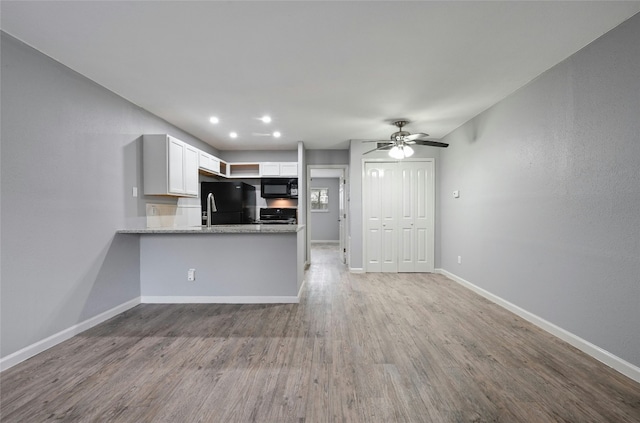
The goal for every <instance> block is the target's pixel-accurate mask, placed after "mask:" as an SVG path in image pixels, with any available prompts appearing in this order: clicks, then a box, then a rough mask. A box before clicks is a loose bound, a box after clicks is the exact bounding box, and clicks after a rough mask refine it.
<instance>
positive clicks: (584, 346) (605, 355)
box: [435, 269, 640, 383]
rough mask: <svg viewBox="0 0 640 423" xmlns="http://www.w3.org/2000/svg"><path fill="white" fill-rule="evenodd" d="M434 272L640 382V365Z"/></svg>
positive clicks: (459, 280)
mask: <svg viewBox="0 0 640 423" xmlns="http://www.w3.org/2000/svg"><path fill="white" fill-rule="evenodd" d="M435 271H436V273H439V274H441V275H444V276H446V277H448V278H449V279H451V280H453V281H455V282H457V283H459V284H460V285H462V286H464V287H466V288H469V289H471V290H472V291H474V292H476V293H477V294H480V295H481V296H483V297H484V298H486V299H488V300H489V301H491V302H494V303H496V304H497V305H499V306H501V307H503V308H505V309H507V310H509V311H511V312H512V313H514V314H517V315H518V316H520V317H522V318H523V319H525V320H527V321H528V322H530V323H533V324H534V325H536V326H538V327H539V328H541V329H543V330H545V331H547V332H549V333H550V334H552V335H554V336H556V337H558V338H560V339H562V340H563V341H565V342H567V343H568V344H571V345H572V346H574V347H576V348H577V349H579V350H580V351H582V352H584V353H586V354H588V355H590V356H591V357H593V358H595V359H596V360H598V361H600V362H602V363H604V364H606V365H607V366H609V367H611V368H612V369H614V370H617V371H618V372H620V373H622V374H623V375H625V376H627V377H629V378H631V379H633V380H635V381H636V382H638V383H640V367H637V366H635V365H633V364H631V363H629V362H628V361H625V360H623V359H622V358H620V357H618V356H616V355H613V354H611V353H610V352H609V351H607V350H604V349H602V348H600V347H598V346H597V345H594V344H592V343H591V342H589V341H586V340H584V339H582V338H580V337H579V336H577V335H575V334H573V333H571V332H569V331H567V330H565V329H562V328H561V327H559V326H556V325H554V324H553V323H551V322H549V321H547V320H545V319H543V318H541V317H539V316H536V315H535V314H533V313H531V312H529V311H527V310H524V309H522V308H520V307H518V306H517V305H515V304H513V303H510V302H509V301H507V300H504V299H503V298H501V297H498V296H497V295H494V294H492V293H491V292H489V291H487V290H485V289H482V288H480V287H478V286H476V285H474V284H472V283H471V282H469V281H467V280H465V279H463V278H461V277H459V276H457V275H455V274H453V273H451V272H448V271H447V270H444V269H435Z"/></svg>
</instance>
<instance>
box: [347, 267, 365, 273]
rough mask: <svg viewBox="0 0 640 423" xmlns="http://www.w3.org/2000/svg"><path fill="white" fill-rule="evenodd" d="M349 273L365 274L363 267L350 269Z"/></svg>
mask: <svg viewBox="0 0 640 423" xmlns="http://www.w3.org/2000/svg"><path fill="white" fill-rule="evenodd" d="M349 272H350V273H365V271H364V269H363V268H362V267H350V268H349Z"/></svg>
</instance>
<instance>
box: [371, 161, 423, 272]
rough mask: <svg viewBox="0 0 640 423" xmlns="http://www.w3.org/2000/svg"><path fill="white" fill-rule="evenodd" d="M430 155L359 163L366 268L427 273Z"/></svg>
mask: <svg viewBox="0 0 640 423" xmlns="http://www.w3.org/2000/svg"><path fill="white" fill-rule="evenodd" d="M433 169H434V166H433V160H426V161H408V160H405V161H401V162H365V180H364V184H363V188H364V192H363V194H364V196H363V200H364V217H365V219H364V221H365V239H364V250H365V266H366V268H365V270H366V271H367V272H433V271H434V257H435V251H434V245H435V235H434V231H435V221H434V213H435V184H434V174H433Z"/></svg>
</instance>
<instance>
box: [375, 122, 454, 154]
mask: <svg viewBox="0 0 640 423" xmlns="http://www.w3.org/2000/svg"><path fill="white" fill-rule="evenodd" d="M408 123H409V121H408V120H396V121H393V122H392V124H393V125H395V126H397V127H398V131H396V132H394V133H393V134H391V136H390V137H389V138H390V140H389V141H386V140H384V141H381V140H370V141H365V142H377V143H382V144H383V145H382V146H379V147H378V148H374V149H373V150H370V151H367V152H365V153H363V154H368V153H372V152H374V151H380V150H389V156H390V157H391V158H394V159H396V160H402V159H405V158H407V157H411V156H412V155H413V153H414V151H413V148H411V147H410V146H409V144H417V145H427V146H431V147H443V148H446V147H448V146H449V144H447V143H444V142H439V141H432V140H427V139H424V138H425V137H428V136H429V134H425V133H422V132H419V133H416V134H411V133H410V132H407V131H403V130H402V127H403V126H405V125H407V124H408Z"/></svg>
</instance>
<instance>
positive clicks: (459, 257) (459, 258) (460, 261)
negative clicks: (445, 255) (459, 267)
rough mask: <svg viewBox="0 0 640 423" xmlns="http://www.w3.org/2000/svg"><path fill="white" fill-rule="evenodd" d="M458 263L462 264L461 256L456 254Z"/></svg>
mask: <svg viewBox="0 0 640 423" xmlns="http://www.w3.org/2000/svg"><path fill="white" fill-rule="evenodd" d="M458 264H462V256H458Z"/></svg>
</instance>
